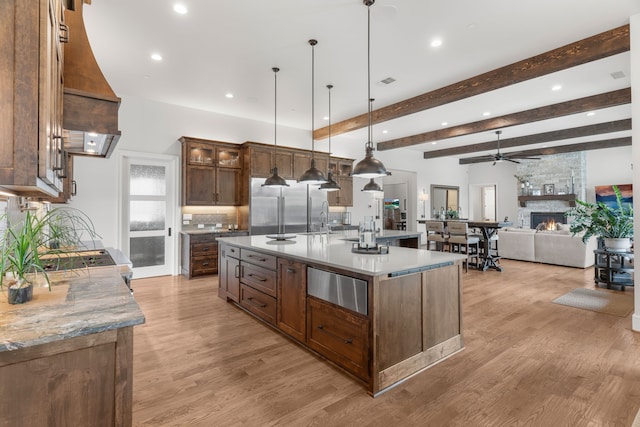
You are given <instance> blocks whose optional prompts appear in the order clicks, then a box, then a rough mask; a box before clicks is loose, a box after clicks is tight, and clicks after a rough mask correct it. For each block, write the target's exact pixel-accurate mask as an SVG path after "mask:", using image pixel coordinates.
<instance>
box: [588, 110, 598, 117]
mask: <svg viewBox="0 0 640 427" xmlns="http://www.w3.org/2000/svg"><path fill="white" fill-rule="evenodd" d="M595 115H596V112H595V111H589V112H588V113H587V116H589V117H591V116H595Z"/></svg>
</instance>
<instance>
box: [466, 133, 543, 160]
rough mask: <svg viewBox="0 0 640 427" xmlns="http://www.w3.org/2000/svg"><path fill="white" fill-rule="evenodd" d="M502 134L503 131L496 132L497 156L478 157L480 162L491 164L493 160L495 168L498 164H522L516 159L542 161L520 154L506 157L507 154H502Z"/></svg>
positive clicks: (538, 158)
mask: <svg viewBox="0 0 640 427" xmlns="http://www.w3.org/2000/svg"><path fill="white" fill-rule="evenodd" d="M501 133H502V131H501V130H497V131H496V135H497V136H498V151H497V152H496V154H489V155H487V156H482V157H478V158H477V159H478V161H485V162H490V161H492V160H493V166H495V165H496V163H499V162H505V161H506V162H511V163H520V162H519V161H518V160H514V159H521V160H540V157H527V156H523V155H518V154H515V153H513V154H511V155H506V154H502V153H501V152H500V134H501Z"/></svg>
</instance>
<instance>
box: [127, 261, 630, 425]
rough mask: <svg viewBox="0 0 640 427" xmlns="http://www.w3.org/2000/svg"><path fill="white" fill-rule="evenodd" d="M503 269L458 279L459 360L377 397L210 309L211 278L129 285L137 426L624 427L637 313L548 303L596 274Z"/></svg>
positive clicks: (221, 308) (269, 335)
mask: <svg viewBox="0 0 640 427" xmlns="http://www.w3.org/2000/svg"><path fill="white" fill-rule="evenodd" d="M502 264H503V266H504V267H505V271H504V272H502V273H499V272H496V271H488V272H478V271H472V270H470V271H469V273H466V274H465V278H464V296H463V298H464V299H463V305H464V338H465V345H466V347H465V349H464V350H463V351H461V352H460V353H458V354H456V355H454V356H453V357H451V358H449V359H447V360H445V361H443V362H442V363H440V364H438V365H436V366H434V367H432V368H431V369H429V370H427V371H425V372H423V373H421V374H418V375H416V376H414V377H413V378H410V379H409V380H407V381H405V382H404V383H402V384H400V385H399V386H397V387H396V388H394V389H392V390H390V391H388V392H386V393H385V394H383V395H381V396H379V397H377V398H375V399H374V398H372V397H370V396H369V395H367V393H366V392H365V389H364V387H363V386H362V385H360V384H359V383H358V382H356V381H355V380H353V379H352V378H350V377H349V376H347V375H346V374H344V373H342V372H341V371H339V370H338V369H337V368H334V367H332V366H330V365H329V364H328V363H325V362H323V361H322V360H320V359H319V358H318V357H316V356H314V355H313V354H312V353H310V352H308V351H306V350H305V349H303V348H301V347H299V346H298V345H296V344H294V343H293V342H292V341H290V340H288V339H287V338H285V337H284V336H283V335H281V334H279V333H277V332H275V331H274V330H273V329H271V328H270V327H267V326H265V325H264V324H262V323H261V322H260V321H258V320H256V319H254V318H253V317H251V316H250V315H248V314H247V313H245V312H243V311H241V310H240V309H238V308H236V307H234V306H233V305H232V304H228V303H226V302H224V301H222V300H220V299H219V298H217V296H216V288H217V277H208V278H200V279H193V280H185V279H184V278H182V277H170V276H166V277H158V278H150V279H138V280H134V281H133V288H134V290H135V294H134V295H135V298H136V300H137V301H138V304H139V305H140V307H141V308H142V310H143V311H144V313H145V316H146V319H147V321H146V324H145V325H142V326H136V327H135V328H134V330H135V338H134V393H133V399H134V407H133V418H134V425H136V426H236V425H237V426H271V425H282V426H289V425H291V426H352V425H353V426H545V427H546V426H625V427H628V426H631V424H632V422H633V419H634V417H635V415H636V413H637V412H638V409H639V408H640V333H637V332H633V331H632V330H631V315H629V316H627V317H626V318H621V317H616V316H612V315H606V314H600V313H596V312H592V311H587V310H581V309H576V308H571V307H565V306H562V305H558V304H553V303H552V302H551V301H552V300H553V299H554V298H556V297H558V296H560V295H562V294H564V293H566V292H568V291H570V290H571V289H574V288H578V287H585V288H592V289H593V288H594V283H593V269H592V268H589V269H585V270H582V269H575V268H565V267H559V266H550V265H542V264H534V263H526V262H518V261H509V260H503V261H502ZM633 292H634V291H633V288H627V291H625V292H624V293H625V294H627V295H628V297H629V298H633Z"/></svg>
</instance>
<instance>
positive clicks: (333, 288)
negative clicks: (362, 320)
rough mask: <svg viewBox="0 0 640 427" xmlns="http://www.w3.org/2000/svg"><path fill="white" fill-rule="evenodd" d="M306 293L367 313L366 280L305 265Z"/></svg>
mask: <svg viewBox="0 0 640 427" xmlns="http://www.w3.org/2000/svg"><path fill="white" fill-rule="evenodd" d="M307 293H308V294H309V295H312V296H314V297H316V298H319V299H322V300H325V301H329V302H331V303H334V304H336V305H339V306H340V307H344V308H348V309H349V310H353V311H356V312H358V313H361V314H364V315H367V314H368V310H367V282H366V281H365V280H361V279H356V278H354V277H349V276H343V275H341V274H337V273H332V272H329V271H324V270H319V269H317V268H313V267H307Z"/></svg>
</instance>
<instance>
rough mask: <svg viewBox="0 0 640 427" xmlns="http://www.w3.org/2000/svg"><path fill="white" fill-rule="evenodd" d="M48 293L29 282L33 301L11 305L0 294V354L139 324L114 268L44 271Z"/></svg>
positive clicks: (131, 300) (133, 304) (4, 293)
mask: <svg viewBox="0 0 640 427" xmlns="http://www.w3.org/2000/svg"><path fill="white" fill-rule="evenodd" d="M49 277H50V279H51V280H52V284H51V289H52V290H51V292H49V290H48V289H47V287H46V286H45V287H42V286H37V285H34V289H33V300H32V301H29V302H27V303H25V304H19V305H11V304H9V303H8V302H7V291H6V289H3V290H2V291H1V292H0V352H1V351H11V350H16V349H19V348H25V347H30V346H35V345H39V344H47V343H51V342H55V341H60V340H64V339H68V338H72V337H77V336H81V335H89V334H93V333H98V332H103V331H107V330H112V329H119V328H123V327H127V326H134V325H140V324H142V323H144V322H145V318H144V314H143V313H142V311H141V310H140V307H138V304H137V303H136V301H135V299H134V298H133V295H131V292H129V289H128V288H127V286H126V285H125V283H124V281H123V280H122V278H121V274H120V271H119V268H117V267H100V268H90V269H81V270H75V271H73V272H58V273H50V274H49Z"/></svg>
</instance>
